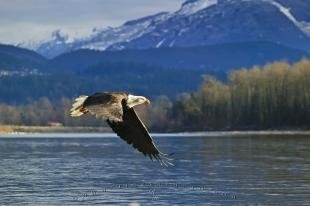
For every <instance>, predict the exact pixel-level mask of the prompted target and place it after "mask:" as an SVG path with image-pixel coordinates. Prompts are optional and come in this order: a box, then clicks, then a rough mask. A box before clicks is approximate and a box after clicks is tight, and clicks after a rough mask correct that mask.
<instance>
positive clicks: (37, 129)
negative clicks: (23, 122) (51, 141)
mask: <svg viewBox="0 0 310 206" xmlns="http://www.w3.org/2000/svg"><path fill="white" fill-rule="evenodd" d="M111 131H112V130H111V129H110V128H108V127H63V126H56V127H52V126H16V125H0V134H14V133H107V132H111Z"/></svg>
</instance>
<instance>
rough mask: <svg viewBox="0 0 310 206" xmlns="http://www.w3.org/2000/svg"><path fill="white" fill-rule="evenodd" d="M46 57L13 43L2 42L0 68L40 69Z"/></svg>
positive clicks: (0, 45) (0, 46)
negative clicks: (5, 43)
mask: <svg viewBox="0 0 310 206" xmlns="http://www.w3.org/2000/svg"><path fill="white" fill-rule="evenodd" d="M45 62H46V59H45V58H44V57H42V56H41V55H39V54H37V53H36V52H34V51H31V50H28V49H22V48H19V47H15V46H12V45H4V44H0V69H2V70H22V69H39V68H42V65H43V64H44V63H45Z"/></svg>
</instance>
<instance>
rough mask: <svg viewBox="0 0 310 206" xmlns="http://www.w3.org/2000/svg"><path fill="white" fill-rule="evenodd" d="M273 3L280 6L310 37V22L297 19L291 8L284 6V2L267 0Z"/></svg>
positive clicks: (281, 10)
mask: <svg viewBox="0 0 310 206" xmlns="http://www.w3.org/2000/svg"><path fill="white" fill-rule="evenodd" d="M267 1H269V2H270V3H271V4H273V5H275V6H276V7H277V8H279V10H280V12H282V13H283V14H284V15H285V16H286V17H287V18H288V19H289V20H291V21H292V22H293V23H294V24H295V25H296V26H297V27H298V28H299V29H300V30H301V31H303V32H304V33H305V34H306V35H307V36H308V37H310V22H305V21H297V20H296V18H295V17H294V16H293V15H292V13H291V11H290V8H286V7H284V6H283V5H282V4H280V3H278V2H276V1H274V0H267Z"/></svg>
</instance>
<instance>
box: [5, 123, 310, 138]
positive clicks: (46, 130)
mask: <svg viewBox="0 0 310 206" xmlns="http://www.w3.org/2000/svg"><path fill="white" fill-rule="evenodd" d="M75 133H76V134H78V133H79V134H87V133H88V134H100V133H101V134H113V132H112V130H111V129H110V128H108V127H64V126H57V127H51V126H11V125H0V135H2V136H3V135H21V136H23V134H25V135H28V134H64V135H65V134H75ZM152 134H153V135H155V136H193V137H194V136H227V135H229V136H242V135H310V130H302V129H300V130H296V129H295V130H289V129H287V130H285V129H283V130H231V131H229V130H228V131H200V132H199V131H198V132H197V131H195V132H190V131H188V132H171V133H170V132H168V133H156V132H154V133H152ZM95 136H97V135H95Z"/></svg>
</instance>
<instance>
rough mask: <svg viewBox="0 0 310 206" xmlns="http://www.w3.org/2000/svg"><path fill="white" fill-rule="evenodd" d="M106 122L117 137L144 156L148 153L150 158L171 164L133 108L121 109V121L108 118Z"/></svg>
mask: <svg viewBox="0 0 310 206" xmlns="http://www.w3.org/2000/svg"><path fill="white" fill-rule="evenodd" d="M107 123H108V124H109V125H110V127H111V128H112V130H113V131H114V132H115V133H116V134H117V135H118V136H119V137H121V138H122V139H123V140H125V141H126V142H127V143H128V144H132V146H133V147H134V148H135V149H137V150H138V151H140V152H142V153H143V154H144V155H145V156H146V155H148V156H149V157H150V158H151V159H153V158H155V159H157V160H159V161H160V163H161V164H164V165H166V166H167V164H170V165H172V164H171V163H170V162H169V160H170V159H169V158H167V155H166V154H163V153H161V152H160V151H159V150H158V149H157V147H156V146H155V144H154V142H153V139H152V137H151V136H150V134H149V133H148V131H147V129H146V127H145V126H144V124H143V123H142V122H141V120H140V119H139V117H138V116H137V114H136V112H135V110H134V109H133V108H130V109H129V108H125V109H123V121H113V120H110V119H108V120H107Z"/></svg>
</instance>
